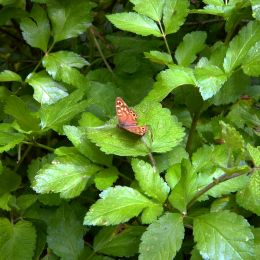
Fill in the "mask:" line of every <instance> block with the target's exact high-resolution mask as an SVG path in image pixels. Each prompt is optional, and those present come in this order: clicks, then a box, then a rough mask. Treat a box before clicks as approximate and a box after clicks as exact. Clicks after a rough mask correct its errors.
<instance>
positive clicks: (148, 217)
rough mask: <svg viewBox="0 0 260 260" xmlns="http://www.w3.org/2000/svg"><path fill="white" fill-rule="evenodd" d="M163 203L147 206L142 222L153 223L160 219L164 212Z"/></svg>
mask: <svg viewBox="0 0 260 260" xmlns="http://www.w3.org/2000/svg"><path fill="white" fill-rule="evenodd" d="M163 210H164V209H163V205H159V204H153V205H152V206H151V207H149V208H145V209H144V211H143V214H142V216H141V222H142V224H151V223H153V222H154V221H156V220H157V219H158V217H160V216H161V215H162V213H163Z"/></svg>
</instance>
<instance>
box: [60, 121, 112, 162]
mask: <svg viewBox="0 0 260 260" xmlns="http://www.w3.org/2000/svg"><path fill="white" fill-rule="evenodd" d="M63 131H64V133H65V135H66V136H67V137H68V139H69V140H70V141H71V142H72V144H73V145H74V146H75V147H76V148H77V149H78V150H79V151H80V152H81V153H82V154H83V155H84V156H86V157H87V158H88V159H90V160H91V161H92V162H94V163H98V164H103V165H106V166H111V164H112V156H109V155H106V154H104V153H102V152H101V151H100V150H99V148H98V147H97V146H95V145H94V144H93V143H91V142H90V141H89V139H88V138H87V134H86V129H85V128H84V127H76V126H70V125H65V126H63Z"/></svg>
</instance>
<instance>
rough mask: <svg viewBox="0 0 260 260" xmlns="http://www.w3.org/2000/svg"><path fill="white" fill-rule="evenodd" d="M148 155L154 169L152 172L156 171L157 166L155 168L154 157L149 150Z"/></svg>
mask: <svg viewBox="0 0 260 260" xmlns="http://www.w3.org/2000/svg"><path fill="white" fill-rule="evenodd" d="M148 156H149V159H150V161H151V163H152V166H153V170H154V172H156V169H157V168H156V162H155V159H154V157H153V154H152V153H151V152H150V153H148Z"/></svg>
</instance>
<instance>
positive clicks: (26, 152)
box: [14, 144, 32, 172]
mask: <svg viewBox="0 0 260 260" xmlns="http://www.w3.org/2000/svg"><path fill="white" fill-rule="evenodd" d="M31 148H32V146H31V145H30V146H28V147H27V148H26V150H25V152H24V153H23V155H22V157H21V158H19V159H18V161H17V165H16V166H15V169H14V171H15V172H16V171H17V170H18V169H19V167H20V165H21V164H22V162H23V161H24V159H25V157H26V156H27V154H28V153H29V152H30V150H31ZM18 149H19V150H21V144H20V146H19V148H18Z"/></svg>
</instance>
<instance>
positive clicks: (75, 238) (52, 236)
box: [47, 204, 84, 260]
mask: <svg viewBox="0 0 260 260" xmlns="http://www.w3.org/2000/svg"><path fill="white" fill-rule="evenodd" d="M48 224H49V225H48V230H47V233H48V235H47V242H48V246H49V247H50V248H51V249H52V250H53V252H54V253H55V254H56V255H58V256H60V257H61V259H64V260H70V259H78V257H79V255H80V254H81V252H82V250H83V247H84V240H83V235H84V230H83V227H82V223H81V220H79V219H77V217H76V215H75V213H74V211H73V208H72V207H70V206H68V205H66V204H64V205H63V206H61V207H60V208H58V209H57V210H56V212H55V214H54V215H53V216H52V218H51V220H50V221H49V223H48ZM60 241H62V243H60Z"/></svg>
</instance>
